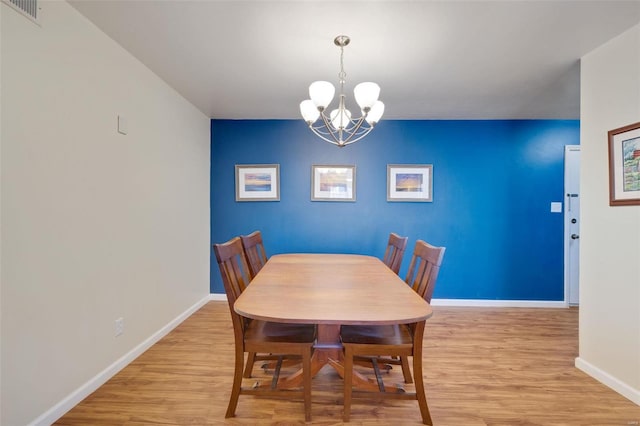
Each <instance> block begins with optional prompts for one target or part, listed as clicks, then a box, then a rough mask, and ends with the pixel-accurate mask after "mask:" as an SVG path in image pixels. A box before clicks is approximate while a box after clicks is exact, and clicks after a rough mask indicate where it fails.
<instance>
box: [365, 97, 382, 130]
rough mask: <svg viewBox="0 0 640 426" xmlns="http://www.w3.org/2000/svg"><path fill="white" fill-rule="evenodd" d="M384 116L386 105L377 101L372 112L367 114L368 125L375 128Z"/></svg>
mask: <svg viewBox="0 0 640 426" xmlns="http://www.w3.org/2000/svg"><path fill="white" fill-rule="evenodd" d="M382 114H384V104H383V103H382V101H377V102H376V103H375V104H373V106H372V107H371V110H370V111H369V113H368V114H367V118H366V120H367V123H369V124H371V125H372V126H374V125H375V124H377V123H378V121H380V118H381V117H382Z"/></svg>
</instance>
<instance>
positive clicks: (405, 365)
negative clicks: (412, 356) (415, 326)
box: [245, 355, 413, 383]
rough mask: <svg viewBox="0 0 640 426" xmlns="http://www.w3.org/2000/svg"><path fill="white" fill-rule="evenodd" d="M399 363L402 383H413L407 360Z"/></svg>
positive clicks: (404, 357)
mask: <svg viewBox="0 0 640 426" xmlns="http://www.w3.org/2000/svg"><path fill="white" fill-rule="evenodd" d="M400 363H401V364H402V375H403V376H404V382H405V383H413V378H412V377H411V370H410V369H409V359H408V358H407V357H406V356H404V355H402V356H401V357H400ZM245 377H246V376H245Z"/></svg>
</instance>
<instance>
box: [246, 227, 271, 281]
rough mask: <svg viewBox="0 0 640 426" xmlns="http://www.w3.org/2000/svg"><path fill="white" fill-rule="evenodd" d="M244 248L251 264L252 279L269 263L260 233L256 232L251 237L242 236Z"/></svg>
mask: <svg viewBox="0 0 640 426" xmlns="http://www.w3.org/2000/svg"><path fill="white" fill-rule="evenodd" d="M240 238H241V239H242V246H243V247H244V253H245V255H246V257H247V262H248V264H249V272H250V273H251V278H253V277H255V276H256V275H257V274H258V272H260V269H262V267H263V266H264V264H265V263H267V253H266V251H265V249H264V244H263V242H262V234H261V233H260V231H254V232H252V233H251V234H249V235H242V236H241V237H240Z"/></svg>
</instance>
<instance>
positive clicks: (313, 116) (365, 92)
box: [300, 35, 384, 147]
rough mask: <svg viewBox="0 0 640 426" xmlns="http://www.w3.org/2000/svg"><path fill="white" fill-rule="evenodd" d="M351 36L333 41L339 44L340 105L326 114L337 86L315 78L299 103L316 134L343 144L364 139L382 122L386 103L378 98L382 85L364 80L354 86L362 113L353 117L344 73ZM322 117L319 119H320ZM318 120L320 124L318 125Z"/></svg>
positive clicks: (338, 37) (339, 37)
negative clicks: (346, 50) (347, 98)
mask: <svg viewBox="0 0 640 426" xmlns="http://www.w3.org/2000/svg"><path fill="white" fill-rule="evenodd" d="M350 41H351V39H349V37H348V36H345V35H339V36H337V37H336V38H335V40H334V41H333V42H334V43H335V45H336V46H338V47H340V73H339V74H338V80H339V81H340V94H339V99H338V108H336V109H334V110H333V111H331V113H330V114H328V115H327V113H326V111H327V107H328V106H329V104H330V103H331V101H332V100H333V96H334V94H335V91H336V89H335V87H333V84H331V83H329V82H328V81H314V82H313V83H311V85H310V86H309V97H310V98H311V99H307V100H306V101H302V102H301V103H300V113H301V114H302V118H303V119H304V121H305V122H306V123H307V125H308V126H309V128H310V129H311V131H312V132H313V133H315V134H316V135H317V136H318V137H320V138H321V139H322V140H324V141H326V142H329V143H332V144H334V145H337V146H339V147H343V146H346V145H349V144H352V143H354V142H357V141H359V140H360V139H362V138H364V137H365V136H366V135H367V134H368V133H369V132H370V131H371V129H373V127H374V126H375V125H376V124H377V123H378V121H380V118H381V117H382V114H383V113H384V104H383V103H382V102H381V101H379V100H378V96H379V95H380V86H378V85H377V84H376V83H372V82H365V83H360V84H358V85H357V86H356V87H355V88H354V89H353V94H354V96H355V99H356V102H357V104H358V106H359V107H360V111H361V113H362V115H361V116H360V117H357V118H353V117H352V116H351V111H349V110H348V109H347V108H346V106H345V98H346V96H345V94H344V83H345V78H346V76H347V74H346V73H345V72H344V61H343V57H344V47H345V46H346V45H348V44H349V42H350ZM318 119H320V121H318ZM316 122H318V124H315V123H316Z"/></svg>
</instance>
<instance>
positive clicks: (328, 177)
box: [311, 165, 356, 201]
mask: <svg viewBox="0 0 640 426" xmlns="http://www.w3.org/2000/svg"><path fill="white" fill-rule="evenodd" d="M311 200H312V201H355V200H356V166H319V165H313V166H311Z"/></svg>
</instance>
